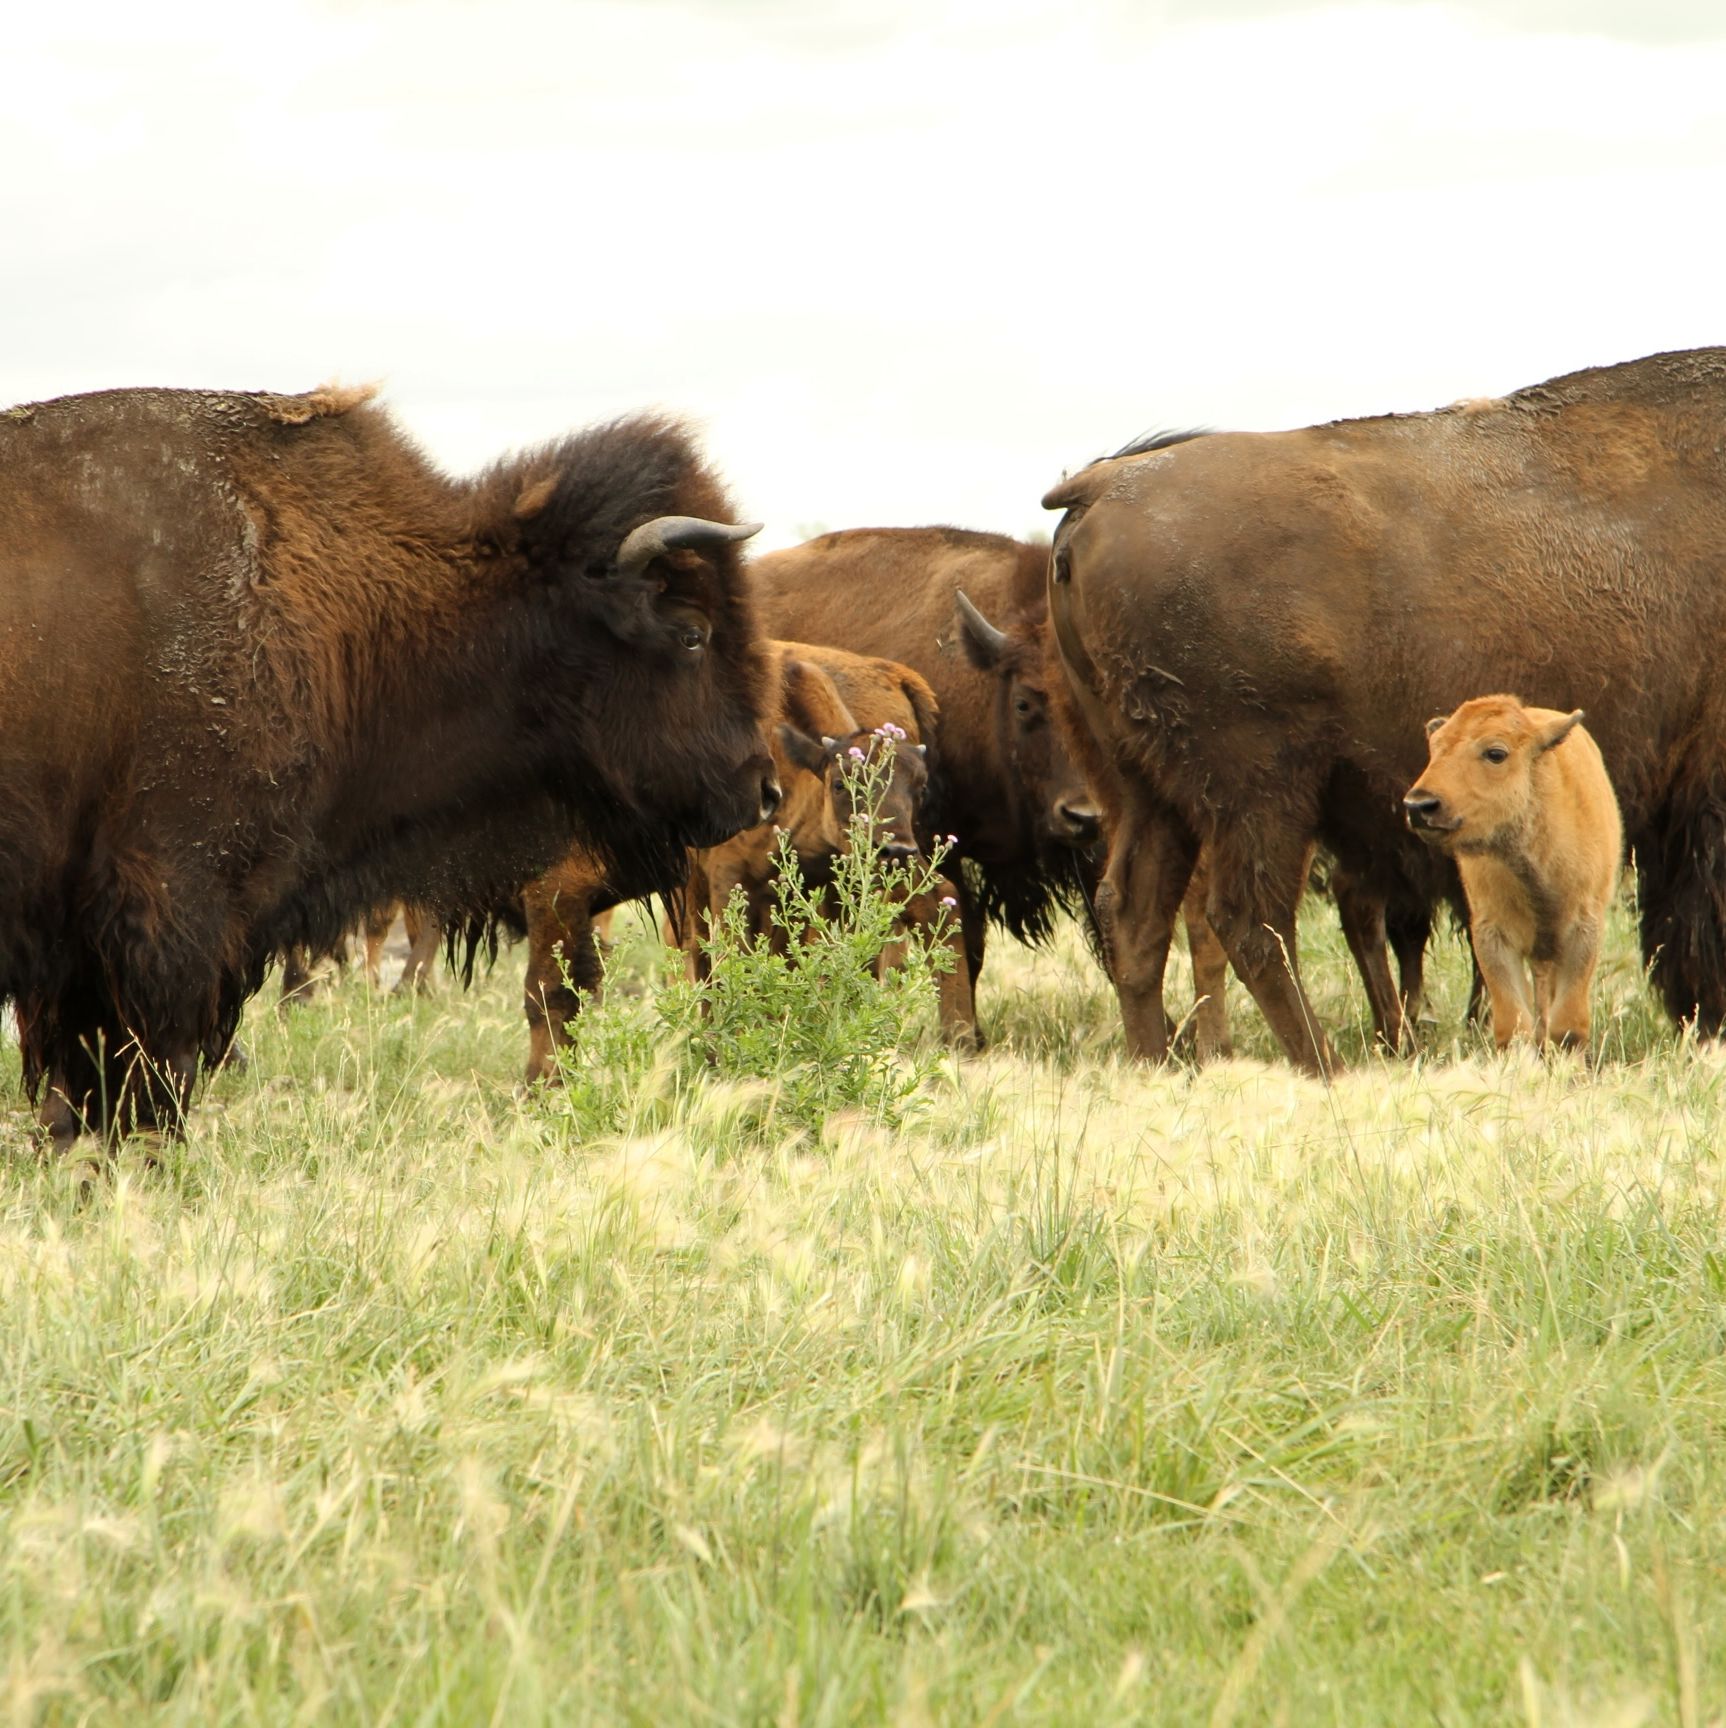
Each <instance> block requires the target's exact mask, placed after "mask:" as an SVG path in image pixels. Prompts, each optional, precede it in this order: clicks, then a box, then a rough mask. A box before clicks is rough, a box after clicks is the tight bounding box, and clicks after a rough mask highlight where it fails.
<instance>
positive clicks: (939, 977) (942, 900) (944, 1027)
mask: <svg viewBox="0 0 1726 1728" xmlns="http://www.w3.org/2000/svg"><path fill="white" fill-rule="evenodd" d="M958 900H959V894H958V890H957V887H956V886H955V885H954V884H953V883H952V882H949V881H948V880H947V879H946V878H944V877H937V878H936V879H935V882H934V885H933V887H931V888H930V890H929V891H928V892H927V893H924V894H918V895H915V896H914V897H913V898H911V899H910V900H907V901H906V902H905V912H904V917H903V920H902V922H903V924H904V926H905V927H906V928H907V929H910V930H915V931H917V932H918V934H919V935H920V937H921V938H922V940H923V941H924V942H925V943H927V944H928V946H929V947H930V948H937V947H939V948H945V949H946V950H947V952H948V954H949V955H950V956H951V958H952V964H951V965H950V966H949V967H948V969H947V970H946V971H945V972H940V973H937V974H936V1017H937V1020H938V1023H939V1025H940V1028H941V1040H942V1042H943V1043H944V1044H946V1045H948V1046H949V1047H950V1048H951V1049H954V1050H959V1051H964V1052H972V1051H975V1050H976V1048H977V1010H976V1004H975V1002H974V1000H973V998H972V995H971V968H970V967H969V965H968V964H967V963H966V956H965V932H964V928H963V926H962V925H961V923H960V921H959V919H958V918H957V917H956V916H955V915H954V914H955V913H956V911H957V908H958ZM904 961H905V943H904V942H903V941H894V942H890V943H889V944H888V945H887V947H885V948H884V949H883V950H882V951H881V967H882V969H886V968H888V967H892V966H901V965H903V964H904Z"/></svg>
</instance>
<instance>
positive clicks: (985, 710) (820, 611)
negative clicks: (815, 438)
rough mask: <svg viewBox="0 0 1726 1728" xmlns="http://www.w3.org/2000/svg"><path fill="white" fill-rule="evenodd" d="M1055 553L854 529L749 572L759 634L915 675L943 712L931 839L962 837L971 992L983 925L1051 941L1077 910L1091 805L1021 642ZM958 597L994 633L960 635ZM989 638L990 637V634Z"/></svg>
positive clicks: (991, 537) (1038, 613)
mask: <svg viewBox="0 0 1726 1728" xmlns="http://www.w3.org/2000/svg"><path fill="white" fill-rule="evenodd" d="M1048 558H1049V552H1048V548H1047V547H1046V546H1036V545H1027V544H1025V543H1024V542H1022V541H1018V540H1011V539H1008V538H1007V537H1006V536H1005V535H1001V534H983V533H977V532H973V531H971V530H968V529H962V528H855V529H850V530H848V531H845V532H842V533H836V534H823V535H820V536H819V537H818V538H816V539H814V540H810V541H806V542H805V543H804V544H803V545H801V546H793V547H790V548H788V549H787V550H785V551H781V552H770V553H767V554H765V555H764V556H763V557H760V558H758V559H756V560H755V564H754V570H755V576H756V585H757V587H756V592H757V597H758V604H759V606H760V608H761V615H762V624H763V627H764V628H765V629H766V630H768V631H769V632H770V633H771V634H774V635H777V636H784V637H792V638H795V639H798V640H801V641H805V642H828V643H832V644H833V645H834V646H836V647H840V648H848V649H850V650H851V651H852V652H853V653H855V654H867V655H877V656H880V657H881V658H883V659H886V660H896V661H898V662H900V663H901V664H903V665H906V666H909V667H911V668H913V669H914V670H915V671H917V672H919V673H921V674H922V676H923V677H924V678H925V679H927V680H928V682H929V684H930V686H931V687H932V688H933V690H934V692H935V696H936V699H937V701H938V702H939V703H940V709H941V722H940V732H939V738H938V740H937V756H938V765H937V769H936V773H935V775H934V777H933V781H932V784H931V786H930V789H929V795H928V801H927V804H926V806H925V808H926V813H927V821H928V824H929V826H930V828H931V829H932V830H933V831H934V832H937V833H940V834H943V835H946V834H952V835H954V836H955V837H956V840H957V845H956V847H955V857H956V860H957V861H958V863H959V864H961V865H963V866H964V868H962V869H958V870H956V872H955V874H956V876H958V877H960V878H962V880H961V882H960V890H959V900H960V909H961V914H962V917H963V921H964V926H965V944H966V950H967V956H968V960H969V964H970V969H971V974H972V979H973V981H974V980H975V977H976V974H977V972H978V971H979V970H980V969H981V966H982V963H983V947H984V931H985V924H986V921H992V922H995V923H998V924H1001V925H1003V926H1005V928H1006V929H1007V930H1009V931H1010V932H1011V933H1012V934H1013V935H1015V936H1018V937H1019V938H1021V939H1022V940H1028V941H1035V940H1038V939H1040V938H1041V937H1043V936H1045V935H1046V934H1047V933H1048V930H1049V927H1050V918H1051V915H1052V913H1053V912H1054V911H1055V909H1056V908H1057V907H1059V906H1062V905H1071V904H1076V903H1077V899H1078V895H1079V891H1080V886H1081V866H1082V861H1083V852H1084V849H1086V848H1088V847H1090V846H1092V845H1094V844H1095V843H1096V841H1097V839H1098V835H1099V828H1098V817H1097V809H1096V806H1095V804H1094V803H1093V802H1092V800H1091V797H1090V794H1089V793H1088V792H1087V790H1086V788H1085V783H1084V780H1083V777H1082V776H1081V775H1080V773H1079V771H1078V769H1077V768H1076V766H1075V765H1074V764H1073V762H1072V761H1071V759H1070V758H1069V756H1068V754H1067V751H1066V748H1065V746H1064V744H1063V743H1062V742H1061V740H1060V738H1059V737H1058V736H1057V734H1056V732H1055V729H1054V727H1053V726H1052V725H1051V723H1050V717H1049V711H1048V697H1047V693H1046V691H1045V689H1044V672H1043V667H1042V664H1041V662H1040V660H1039V659H1038V658H1037V657H1036V656H1034V655H1029V656H1027V655H1018V654H1015V653H1014V652H1013V649H1012V644H1014V643H1019V642H1023V641H1027V640H1030V639H1032V638H1034V636H1035V632H1036V625H1037V623H1038V621H1039V620H1041V618H1042V617H1043V616H1044V613H1045V609H1046V605H1047V602H1046V599H1045V585H1046V579H1047V571H1048ZM961 589H963V590H964V591H965V593H966V595H967V596H968V597H969V598H970V600H971V601H972V602H973V603H974V608H973V609H974V611H975V613H976V615H977V617H978V618H980V619H982V620H984V621H985V625H986V627H985V628H984V629H983V630H981V631H977V630H974V629H971V628H967V621H966V619H965V618H964V616H963V615H962V614H961V612H960V609H959V606H958V598H957V597H958V593H959V591H960V590H961ZM991 632H993V634H991Z"/></svg>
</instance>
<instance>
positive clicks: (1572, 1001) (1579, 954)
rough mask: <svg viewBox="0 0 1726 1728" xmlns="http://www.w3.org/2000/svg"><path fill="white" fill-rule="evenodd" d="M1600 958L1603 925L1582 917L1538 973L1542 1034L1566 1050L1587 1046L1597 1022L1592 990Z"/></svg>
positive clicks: (1567, 932)
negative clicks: (1546, 964) (1592, 1005)
mask: <svg viewBox="0 0 1726 1728" xmlns="http://www.w3.org/2000/svg"><path fill="white" fill-rule="evenodd" d="M1599 959H1600V925H1599V924H1598V923H1597V922H1595V920H1593V919H1592V918H1583V919H1578V920H1577V922H1576V923H1575V924H1573V925H1572V926H1571V927H1570V929H1569V930H1567V931H1566V932H1565V935H1564V939H1563V940H1562V941H1561V942H1560V943H1559V946H1558V955H1557V958H1556V959H1555V960H1554V961H1553V963H1552V964H1551V966H1550V967H1542V968H1540V971H1539V973H1537V975H1536V988H1537V990H1538V992H1539V1000H1538V1003H1537V1007H1538V1009H1539V1014H1540V1020H1539V1028H1538V1029H1539V1034H1540V1037H1541V1039H1542V1040H1543V1041H1544V1040H1548V1039H1549V1040H1551V1042H1553V1043H1554V1044H1557V1045H1560V1046H1561V1047H1562V1048H1564V1049H1566V1050H1586V1049H1587V1048H1588V1034H1589V1031H1590V1029H1591V1026H1592V1024H1593V1010H1592V1007H1591V1004H1590V1002H1589V991H1590V989H1591V988H1592V986H1593V983H1594V968H1595V966H1596V965H1597V964H1598V962H1599Z"/></svg>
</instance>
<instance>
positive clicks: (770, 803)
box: [761, 774, 785, 822]
mask: <svg viewBox="0 0 1726 1728" xmlns="http://www.w3.org/2000/svg"><path fill="white" fill-rule="evenodd" d="M784 796H785V792H784V789H783V788H782V787H781V786H780V784H779V780H778V777H777V776H776V775H773V774H766V775H763V776H762V780H761V820H762V821H763V822H770V821H771V820H772V819H773V812H774V811H775V810H777V809H778V808H779V804H780V800H781V799H783V798H784Z"/></svg>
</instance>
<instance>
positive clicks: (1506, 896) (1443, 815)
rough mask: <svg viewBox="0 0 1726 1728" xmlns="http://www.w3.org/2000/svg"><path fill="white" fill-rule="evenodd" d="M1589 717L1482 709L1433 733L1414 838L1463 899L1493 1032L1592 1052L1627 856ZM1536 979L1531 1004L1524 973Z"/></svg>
mask: <svg viewBox="0 0 1726 1728" xmlns="http://www.w3.org/2000/svg"><path fill="white" fill-rule="evenodd" d="M1581 719H1582V710H1581V709H1580V708H1578V709H1577V710H1576V712H1575V713H1574V714H1560V713H1558V712H1556V711H1555V710H1554V709H1551V708H1524V707H1523V706H1522V704H1521V703H1520V702H1519V701H1518V700H1517V699H1516V698H1515V697H1514V696H1479V697H1476V698H1475V699H1474V700H1473V701H1472V702H1464V703H1463V705H1462V706H1461V707H1460V708H1458V709H1457V710H1456V712H1455V713H1454V714H1452V715H1450V716H1449V718H1448V719H1447V718H1444V717H1443V716H1440V717H1439V718H1437V719H1434V720H1431V721H1429V722H1428V723H1427V728H1426V730H1427V750H1428V753H1429V756H1430V760H1429V761H1428V763H1427V767H1426V772H1425V773H1424V774H1422V775H1421V777H1420V779H1419V780H1417V781H1416V782H1415V783H1414V785H1413V786H1412V787H1411V788H1410V789H1409V792H1408V795H1407V796H1406V797H1405V798H1404V799H1403V807H1404V808H1405V810H1406V811H1407V812H1408V825H1409V827H1410V828H1411V829H1413V831H1414V832H1415V833H1416V834H1418V835H1419V836H1420V838H1421V839H1422V840H1424V841H1426V842H1427V843H1428V844H1429V845H1431V846H1435V847H1437V848H1438V849H1439V850H1440V851H1441V852H1445V853H1448V854H1449V855H1450V856H1451V857H1453V858H1454V859H1455V860H1456V864H1457V868H1458V869H1459V870H1460V871H1461V873H1462V886H1463V891H1464V892H1465V893H1466V894H1467V896H1468V921H1469V931H1470V934H1471V936H1472V937H1473V940H1474V953H1475V958H1476V959H1477V960H1478V961H1479V962H1480V971H1481V975H1482V976H1483V977H1484V978H1485V980H1486V988H1487V991H1488V992H1489V994H1490V995H1491V997H1492V1031H1493V1036H1494V1037H1495V1038H1496V1039H1497V1041H1498V1047H1499V1049H1501V1050H1502V1049H1503V1048H1504V1047H1505V1045H1507V1044H1508V1043H1509V1042H1510V1041H1511V1039H1512V1038H1516V1037H1521V1036H1525V1035H1529V1034H1532V1036H1533V1037H1534V1039H1535V1040H1536V1042H1538V1043H1545V1042H1546V1041H1547V1040H1548V1039H1549V1038H1550V1039H1554V1040H1556V1041H1557V1042H1558V1043H1560V1044H1563V1045H1566V1046H1572V1045H1586V1044H1587V1042H1588V1022H1589V1014H1588V986H1589V983H1590V981H1591V980H1592V978H1593V976H1594V966H1595V962H1596V961H1597V960H1598V959H1599V957H1600V933H1601V930H1602V929H1603V928H1604V926H1605V922H1606V908H1607V905H1608V903H1609V902H1610V901H1611V899H1612V893H1613V889H1614V888H1615V887H1616V886H1617V882H1618V870H1619V864H1620V861H1621V858H1622V853H1623V844H1624V837H1623V828H1622V824H1621V823H1620V821H1619V816H1618V801H1617V799H1616V798H1615V797H1614V796H1613V794H1612V782H1611V781H1610V780H1609V779H1608V778H1607V777H1606V765H1605V764H1604V763H1603V762H1602V761H1601V759H1600V750H1599V747H1598V746H1597V745H1596V744H1595V742H1594V740H1593V739H1592V738H1591V737H1589V735H1588V734H1587V732H1585V731H1584V730H1583V728H1582V726H1581V724H1580V722H1581ZM1530 963H1532V965H1533V968H1534V1001H1533V1003H1532V1005H1531V1004H1530V1001H1529V995H1528V975H1527V971H1526V967H1527V966H1528V965H1529V964H1530Z"/></svg>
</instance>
